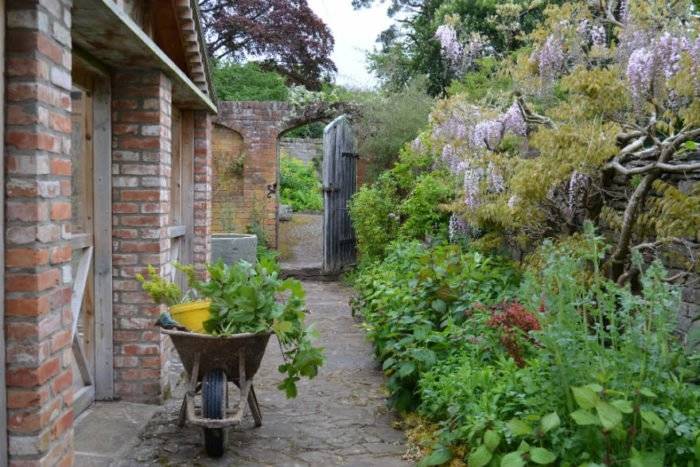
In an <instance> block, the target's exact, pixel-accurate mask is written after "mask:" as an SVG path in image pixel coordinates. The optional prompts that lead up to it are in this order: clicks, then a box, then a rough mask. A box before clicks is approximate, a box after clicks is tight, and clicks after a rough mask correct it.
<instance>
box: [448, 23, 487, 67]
mask: <svg viewBox="0 0 700 467" xmlns="http://www.w3.org/2000/svg"><path fill="white" fill-rule="evenodd" d="M449 20H450V21H451V22H457V21H458V20H459V18H457V17H453V18H451V19H449ZM435 38H436V39H437V40H438V42H440V50H441V52H442V56H443V57H444V58H445V60H447V62H448V63H449V65H450V68H451V69H452V70H453V71H455V72H458V73H464V72H466V71H468V70H470V69H472V68H473V66H474V63H475V61H476V60H477V59H479V58H481V57H486V56H489V55H493V54H494V53H495V49H494V48H493V46H492V45H491V42H490V41H489V39H488V38H487V37H486V36H484V35H482V34H480V33H478V32H472V33H471V34H470V35H469V37H468V39H467V40H466V41H465V42H464V43H462V42H461V41H460V40H459V36H458V34H457V30H456V29H455V28H454V26H452V24H450V23H449V22H448V23H445V24H443V25H441V26H439V27H438V28H437V30H436V31H435Z"/></svg>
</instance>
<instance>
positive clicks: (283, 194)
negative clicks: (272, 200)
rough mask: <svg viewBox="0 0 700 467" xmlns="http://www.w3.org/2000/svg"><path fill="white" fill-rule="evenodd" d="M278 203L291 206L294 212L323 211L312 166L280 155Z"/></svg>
mask: <svg viewBox="0 0 700 467" xmlns="http://www.w3.org/2000/svg"><path fill="white" fill-rule="evenodd" d="M280 202H281V203H282V204H288V205H290V206H292V209H294V210H295V211H321V210H323V196H321V182H320V181H319V179H318V174H317V173H316V170H315V169H314V167H313V165H311V164H309V163H306V162H303V161H300V160H299V159H295V158H293V157H291V156H289V155H287V154H282V156H281V157H280Z"/></svg>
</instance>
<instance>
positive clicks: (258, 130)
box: [213, 102, 345, 247]
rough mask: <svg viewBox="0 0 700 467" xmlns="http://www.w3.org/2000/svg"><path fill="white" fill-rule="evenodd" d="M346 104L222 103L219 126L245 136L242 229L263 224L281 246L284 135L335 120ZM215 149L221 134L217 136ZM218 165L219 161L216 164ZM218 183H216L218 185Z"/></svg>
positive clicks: (240, 210)
mask: <svg viewBox="0 0 700 467" xmlns="http://www.w3.org/2000/svg"><path fill="white" fill-rule="evenodd" d="M344 107H345V106H344V105H343V104H327V103H323V102H315V103H311V104H309V105H307V106H305V107H297V106H294V105H292V104H290V103H286V102H221V103H219V115H218V118H217V119H216V121H215V123H216V124H217V125H218V126H219V127H224V128H228V129H230V130H233V131H235V132H237V133H238V134H240V135H241V137H242V141H243V145H242V147H243V153H244V156H245V157H244V161H243V169H242V171H243V195H242V198H241V199H242V201H241V203H240V205H239V206H237V207H236V211H237V213H236V219H237V221H238V222H240V225H239V226H237V227H238V228H243V229H246V228H249V227H250V226H252V225H259V227H260V228H261V229H262V230H263V231H264V234H265V236H266V240H267V242H268V244H269V245H270V246H272V247H277V237H278V219H277V210H278V207H279V206H278V204H279V203H278V197H277V192H276V191H277V183H278V174H279V155H278V150H277V147H278V140H279V137H280V135H282V134H283V133H285V132H286V131H289V130H291V129H293V128H297V127H300V126H303V125H305V124H308V123H312V122H316V121H321V120H332V119H333V118H335V117H336V116H338V115H340V114H342V113H343V108H344ZM213 144H214V146H216V145H217V135H216V134H214V139H213ZM215 164H216V162H215ZM214 183H215V184H216V182H214Z"/></svg>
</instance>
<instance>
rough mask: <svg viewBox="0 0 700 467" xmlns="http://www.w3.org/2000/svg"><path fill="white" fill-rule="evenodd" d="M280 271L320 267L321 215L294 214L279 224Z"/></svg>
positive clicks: (321, 259) (321, 251)
mask: <svg viewBox="0 0 700 467" xmlns="http://www.w3.org/2000/svg"><path fill="white" fill-rule="evenodd" d="M278 249H279V252H280V266H281V267H282V269H300V268H313V267H320V266H321V263H322V262H323V215H322V214H304V213H295V214H293V215H292V219H291V220H289V221H287V222H280V231H279V245H278Z"/></svg>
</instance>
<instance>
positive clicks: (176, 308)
mask: <svg viewBox="0 0 700 467" xmlns="http://www.w3.org/2000/svg"><path fill="white" fill-rule="evenodd" d="M210 306H211V302H210V301H208V300H201V301H198V302H191V303H183V304H181V305H173V306H171V307H170V315H171V316H172V317H173V319H174V320H175V321H177V322H178V323H180V324H182V325H183V326H185V327H186V328H187V329H189V330H190V331H192V332H204V322H205V321H206V320H208V319H209V307H210Z"/></svg>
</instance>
